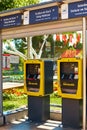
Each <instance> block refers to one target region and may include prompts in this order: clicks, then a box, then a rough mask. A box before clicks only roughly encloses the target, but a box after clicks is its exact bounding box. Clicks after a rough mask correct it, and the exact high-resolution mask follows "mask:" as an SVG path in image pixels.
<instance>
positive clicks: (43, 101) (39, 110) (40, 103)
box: [28, 95, 50, 122]
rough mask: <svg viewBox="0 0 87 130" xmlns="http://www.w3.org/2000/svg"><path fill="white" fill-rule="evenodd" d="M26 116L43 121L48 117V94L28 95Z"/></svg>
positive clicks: (36, 120)
mask: <svg viewBox="0 0 87 130" xmlns="http://www.w3.org/2000/svg"><path fill="white" fill-rule="evenodd" d="M28 117H29V120H31V121H34V122H43V121H46V120H47V119H49V118H50V96H49V95H47V96H42V97H38V96H28Z"/></svg>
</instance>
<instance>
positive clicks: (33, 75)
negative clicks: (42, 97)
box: [26, 63, 40, 92]
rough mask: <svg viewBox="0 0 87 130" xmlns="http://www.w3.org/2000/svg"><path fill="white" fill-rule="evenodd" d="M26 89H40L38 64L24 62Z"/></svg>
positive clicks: (34, 90) (33, 90) (32, 90)
mask: <svg viewBox="0 0 87 130" xmlns="http://www.w3.org/2000/svg"><path fill="white" fill-rule="evenodd" d="M26 77H27V79H26V82H27V91H31V92H38V91H39V89H40V64H33V63H31V64H26Z"/></svg>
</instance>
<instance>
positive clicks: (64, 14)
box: [61, 4, 68, 19]
mask: <svg viewBox="0 0 87 130" xmlns="http://www.w3.org/2000/svg"><path fill="white" fill-rule="evenodd" d="M61 19H68V4H63V5H62V6H61Z"/></svg>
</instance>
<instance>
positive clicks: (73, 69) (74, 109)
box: [57, 58, 83, 129]
mask: <svg viewBox="0 0 87 130" xmlns="http://www.w3.org/2000/svg"><path fill="white" fill-rule="evenodd" d="M57 65H58V82H59V86H58V95H60V96H61V97H62V125H63V126H64V127H72V128H75V129H77V128H80V125H81V122H82V118H81V116H82V115H81V113H82V110H81V108H82V107H81V104H82V75H83V74H82V68H83V67H82V59H78V58H62V59H58V61H57ZM72 119H73V120H72Z"/></svg>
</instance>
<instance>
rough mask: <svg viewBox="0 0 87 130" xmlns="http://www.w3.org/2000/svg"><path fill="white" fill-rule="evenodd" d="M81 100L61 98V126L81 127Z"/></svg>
mask: <svg viewBox="0 0 87 130" xmlns="http://www.w3.org/2000/svg"><path fill="white" fill-rule="evenodd" d="M81 103H82V101H81V100H76V99H66V98H63V99H62V123H63V127H72V128H80V127H81V113H82V112H81Z"/></svg>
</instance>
